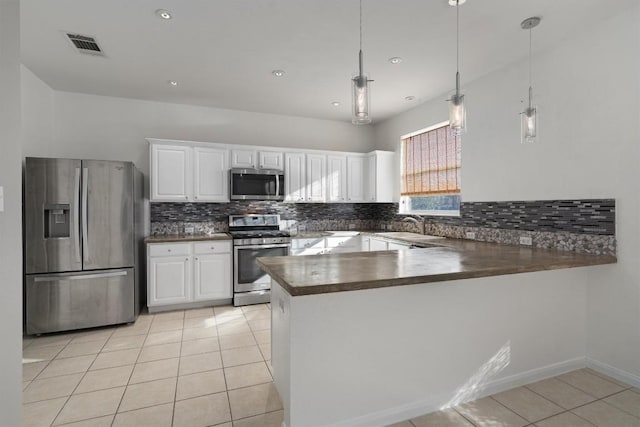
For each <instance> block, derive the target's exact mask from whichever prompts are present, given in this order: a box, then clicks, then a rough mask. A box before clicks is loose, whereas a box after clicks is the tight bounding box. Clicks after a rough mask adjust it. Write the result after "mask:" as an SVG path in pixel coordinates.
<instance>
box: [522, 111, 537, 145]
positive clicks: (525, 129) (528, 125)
mask: <svg viewBox="0 0 640 427" xmlns="http://www.w3.org/2000/svg"><path fill="white" fill-rule="evenodd" d="M520 117H521V119H520V142H521V143H523V144H524V143H527V142H535V140H536V134H537V131H538V109H537V108H536V107H528V108H527V109H526V110H524V112H522V114H520Z"/></svg>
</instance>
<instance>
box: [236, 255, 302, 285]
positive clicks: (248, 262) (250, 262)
mask: <svg viewBox="0 0 640 427" xmlns="http://www.w3.org/2000/svg"><path fill="white" fill-rule="evenodd" d="M289 247H290V245H289V244H274V245H252V246H235V247H234V249H233V290H234V292H250V291H258V290H263V289H270V288H271V278H270V277H269V275H268V274H267V273H265V272H264V271H262V269H261V268H260V267H259V266H258V264H257V263H256V258H258V257H265V256H288V255H289Z"/></svg>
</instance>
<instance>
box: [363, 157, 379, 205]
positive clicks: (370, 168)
mask: <svg viewBox="0 0 640 427" xmlns="http://www.w3.org/2000/svg"><path fill="white" fill-rule="evenodd" d="M365 176H366V182H365V184H366V185H365V186H366V199H367V201H369V202H375V201H376V190H377V188H376V155H375V153H374V154H369V155H368V156H367V170H366V175H365Z"/></svg>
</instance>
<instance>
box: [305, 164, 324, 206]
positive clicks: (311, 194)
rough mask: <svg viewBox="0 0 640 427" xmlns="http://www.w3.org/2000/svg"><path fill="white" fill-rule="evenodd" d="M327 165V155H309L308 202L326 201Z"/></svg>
mask: <svg viewBox="0 0 640 427" xmlns="http://www.w3.org/2000/svg"><path fill="white" fill-rule="evenodd" d="M326 164H327V156H326V155H324V154H307V186H306V187H307V202H324V201H326V187H327V185H326V182H325V173H326Z"/></svg>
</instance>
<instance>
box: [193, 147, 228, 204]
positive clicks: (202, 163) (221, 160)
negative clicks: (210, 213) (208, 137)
mask: <svg viewBox="0 0 640 427" xmlns="http://www.w3.org/2000/svg"><path fill="white" fill-rule="evenodd" d="M228 153H229V152H228V150H224V149H218V148H204V147H195V148H194V149H193V159H194V164H195V168H194V169H195V177H194V194H193V199H194V201H196V202H228V201H229V184H228V182H229V161H228V155H229V154H228Z"/></svg>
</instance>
